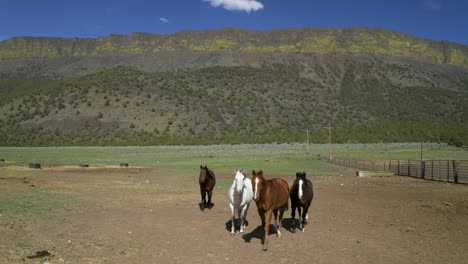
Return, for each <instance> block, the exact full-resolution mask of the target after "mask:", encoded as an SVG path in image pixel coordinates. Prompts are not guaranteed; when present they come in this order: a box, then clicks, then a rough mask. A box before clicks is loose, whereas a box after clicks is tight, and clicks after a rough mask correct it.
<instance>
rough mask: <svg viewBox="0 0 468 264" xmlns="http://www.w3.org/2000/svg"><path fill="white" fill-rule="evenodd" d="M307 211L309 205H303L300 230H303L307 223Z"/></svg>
mask: <svg viewBox="0 0 468 264" xmlns="http://www.w3.org/2000/svg"><path fill="white" fill-rule="evenodd" d="M308 211H309V206H308V205H306V206H304V212H303V213H302V232H304V231H305V225H306V224H307V215H308V213H307V212H308Z"/></svg>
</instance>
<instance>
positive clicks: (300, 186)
mask: <svg viewBox="0 0 468 264" xmlns="http://www.w3.org/2000/svg"><path fill="white" fill-rule="evenodd" d="M303 183H304V182H303V181H302V180H299V199H302V195H303V193H302V184H303Z"/></svg>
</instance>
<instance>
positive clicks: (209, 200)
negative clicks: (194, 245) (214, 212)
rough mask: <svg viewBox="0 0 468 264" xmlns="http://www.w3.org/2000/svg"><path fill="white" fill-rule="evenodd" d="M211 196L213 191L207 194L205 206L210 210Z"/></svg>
mask: <svg viewBox="0 0 468 264" xmlns="http://www.w3.org/2000/svg"><path fill="white" fill-rule="evenodd" d="M212 194H213V190H211V191H209V192H208V204H207V207H208V209H211V195H212Z"/></svg>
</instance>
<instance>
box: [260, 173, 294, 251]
mask: <svg viewBox="0 0 468 264" xmlns="http://www.w3.org/2000/svg"><path fill="white" fill-rule="evenodd" d="M252 185H253V192H254V200H255V202H256V203H257V210H258V214H259V215H260V218H261V219H262V227H263V230H264V232H265V238H264V239H263V250H264V251H266V250H268V232H269V231H270V223H271V216H272V214H274V215H275V224H274V227H275V229H276V235H277V236H278V237H280V236H281V231H280V229H281V220H283V214H284V212H285V211H287V210H288V201H289V186H288V183H287V182H286V181H285V180H283V179H279V178H274V179H270V180H267V179H265V178H264V177H263V171H261V170H260V171H259V172H256V171H255V170H254V171H252ZM278 211H279V221H278ZM278 224H279V226H278Z"/></svg>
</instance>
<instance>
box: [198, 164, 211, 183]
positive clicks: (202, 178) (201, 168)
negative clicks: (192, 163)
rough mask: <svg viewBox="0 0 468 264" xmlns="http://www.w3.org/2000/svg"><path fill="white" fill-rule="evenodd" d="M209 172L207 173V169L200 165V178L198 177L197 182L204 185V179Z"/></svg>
mask: <svg viewBox="0 0 468 264" xmlns="http://www.w3.org/2000/svg"><path fill="white" fill-rule="evenodd" d="M209 173H210V172H209V171H208V167H207V166H206V165H205V166H202V165H200V176H199V177H198V181H199V182H200V183H204V182H205V181H206V177H207V176H208V174H209Z"/></svg>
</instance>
